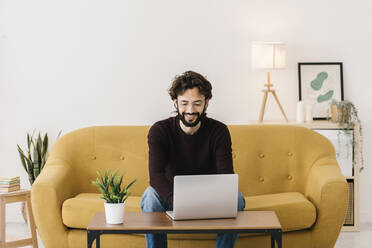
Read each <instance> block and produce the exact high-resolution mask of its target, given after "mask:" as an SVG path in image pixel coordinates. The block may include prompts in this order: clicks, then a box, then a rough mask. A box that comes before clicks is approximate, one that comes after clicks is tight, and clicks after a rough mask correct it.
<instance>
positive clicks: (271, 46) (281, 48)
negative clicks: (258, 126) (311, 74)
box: [252, 42, 288, 123]
mask: <svg viewBox="0 0 372 248" xmlns="http://www.w3.org/2000/svg"><path fill="white" fill-rule="evenodd" d="M285 54H286V51H285V44H283V43H280V42H253V44H252V67H253V68H254V69H266V70H268V72H267V83H266V84H265V87H266V88H264V89H263V90H262V91H263V92H264V97H263V101H262V105H261V111H260V117H259V122H260V123H262V121H263V117H264V114H265V106H266V102H267V97H268V95H269V94H270V93H271V94H272V95H273V96H274V99H275V101H276V103H277V104H278V105H279V108H280V111H281V112H282V114H283V116H284V119H285V120H286V122H288V118H287V116H286V115H285V112H284V110H283V107H282V105H281V104H280V101H279V98H278V96H277V95H276V92H275V89H273V87H274V85H273V84H271V81H270V70H275V69H283V68H285Z"/></svg>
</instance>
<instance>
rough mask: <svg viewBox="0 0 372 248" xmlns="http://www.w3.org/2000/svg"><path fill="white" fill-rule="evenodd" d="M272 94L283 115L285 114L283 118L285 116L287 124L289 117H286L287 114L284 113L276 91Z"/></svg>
mask: <svg viewBox="0 0 372 248" xmlns="http://www.w3.org/2000/svg"><path fill="white" fill-rule="evenodd" d="M271 93H273V95H274V98H275V100H276V102H277V103H278V105H279V108H280V111H282V114H283V116H284V118H285V120H286V122H288V118H287V116H286V115H285V113H284V110H283V107H282V105H281V104H280V102H279V99H278V96H277V95H276V92H275V90H273V91H271Z"/></svg>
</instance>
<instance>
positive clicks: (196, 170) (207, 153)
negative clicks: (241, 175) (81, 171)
mask: <svg viewBox="0 0 372 248" xmlns="http://www.w3.org/2000/svg"><path fill="white" fill-rule="evenodd" d="M148 145H149V174H150V185H151V186H152V187H153V188H154V189H155V190H156V191H157V192H158V193H159V194H160V196H161V197H163V198H164V199H166V201H167V202H168V203H170V204H173V177H174V176H176V175H198V174H231V173H234V170H233V162H232V156H231V138H230V133H229V130H228V128H227V126H226V125H225V124H223V123H221V122H219V121H216V120H214V119H211V118H207V117H205V118H204V119H203V120H202V122H201V126H200V128H199V129H198V131H197V132H196V133H194V134H193V135H188V134H186V133H185V132H184V131H183V130H182V129H181V127H180V121H179V118H178V117H170V118H168V119H165V120H162V121H158V122H156V123H155V124H154V125H153V126H152V127H151V128H150V131H149V133H148Z"/></svg>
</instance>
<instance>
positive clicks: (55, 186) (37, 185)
mask: <svg viewBox="0 0 372 248" xmlns="http://www.w3.org/2000/svg"><path fill="white" fill-rule="evenodd" d="M74 182H75V180H74V174H73V171H72V169H71V167H70V166H69V165H68V163H67V162H66V161H63V160H59V159H48V162H47V164H46V165H45V168H44V169H43V170H42V172H41V173H40V175H39V176H38V177H37V179H36V180H35V182H34V184H33V185H32V189H31V205H32V211H33V214H34V218H35V223H36V226H37V228H38V230H39V234H40V237H41V239H42V241H43V244H44V246H45V247H48V248H53V247H68V240H67V234H68V229H67V228H66V226H65V225H64V224H63V222H62V212H61V211H62V204H63V202H64V201H65V200H66V199H68V198H71V197H73V196H74V195H75V192H74V191H75V190H74Z"/></svg>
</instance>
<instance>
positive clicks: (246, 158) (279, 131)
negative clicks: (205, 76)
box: [229, 125, 336, 196]
mask: <svg viewBox="0 0 372 248" xmlns="http://www.w3.org/2000/svg"><path fill="white" fill-rule="evenodd" d="M229 129H230V134H231V139H232V150H233V152H232V153H233V161H234V169H235V172H236V173H238V174H239V189H240V190H241V191H242V193H243V195H245V196H252V195H261V194H272V193H280V192H293V191H297V192H301V193H304V190H305V186H306V181H307V176H308V175H309V171H310V169H311V167H312V165H313V164H314V162H315V161H317V160H318V159H320V158H324V157H331V158H335V157H336V154H335V151H334V148H333V145H332V144H331V143H330V141H329V140H328V139H327V138H325V137H324V136H322V135H320V134H319V133H317V132H315V131H313V130H311V129H308V128H304V127H300V126H293V125H241V126H238V125H235V126H229Z"/></svg>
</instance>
